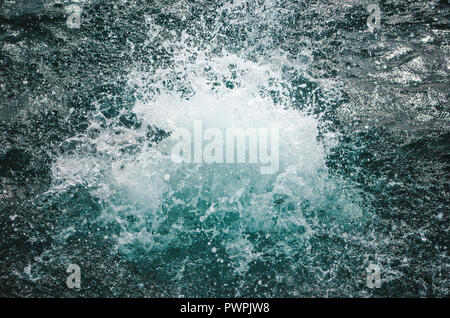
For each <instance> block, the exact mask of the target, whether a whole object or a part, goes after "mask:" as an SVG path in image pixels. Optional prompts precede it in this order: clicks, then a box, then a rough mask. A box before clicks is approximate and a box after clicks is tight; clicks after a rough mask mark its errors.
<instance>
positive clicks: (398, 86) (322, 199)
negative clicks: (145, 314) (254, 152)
mask: <svg viewBox="0 0 450 318" xmlns="http://www.w3.org/2000/svg"><path fill="white" fill-rule="evenodd" d="M369 4H372V2H371V1H287V0H286V1H284V0H278V1H275V0H272V1H270V0H260V1H206V0H205V1H194V0H193V1H143V0H142V1H139V0H129V1H125V0H124V1H103V0H85V1H79V7H80V8H82V9H81V20H80V27H79V28H71V27H70V26H71V25H70V23H69V25H68V24H67V18H68V12H66V10H67V6H68V5H69V1H63V0H61V1H56V0H40V1H39V0H36V1H32V2H30V1H19V0H16V1H3V2H1V3H0V8H1V13H0V65H1V66H0V67H1V70H0V91H1V92H2V94H1V95H0V118H1V123H0V125H1V130H0V133H1V134H0V139H1V147H0V222H1V224H0V226H1V231H0V235H1V238H0V245H1V247H0V265H1V266H0V268H1V269H0V271H1V272H0V286H1V287H0V290H1V292H0V294H1V295H2V296H22V297H23V296H68V297H73V296H108V297H111V296H140V297H142V296H146V297H161V296H162V297H170V296H172V297H179V296H191V297H199V296H203V297H217V296H241V297H247V296H253V297H260V296H265V297H283V296H291V297H305V296H308V297H311V296H326V297H336V296H337V297H355V296H359V297H379V296H388V297H393V296H396V297H398V296H433V297H444V296H448V294H449V274H448V273H449V255H448V245H449V215H448V212H449V178H448V176H449V164H448V162H449V159H450V139H449V137H450V134H449V128H450V125H449V105H448V96H449V86H448V75H449V70H450V59H449V56H450V55H449V53H450V49H449V48H450V47H449V28H448V22H449V5H448V4H447V3H446V2H444V1H441V2H438V1H435V2H432V1H380V2H379V6H380V9H381V25H380V27H379V28H376V29H374V30H373V32H370V30H369V28H368V26H367V24H366V23H367V19H368V17H369V15H370V12H368V11H367V6H368V5H369ZM69 14H70V12H69ZM194 120H202V122H203V124H204V125H205V126H207V127H216V128H220V129H224V128H227V127H232V126H236V127H269V126H270V125H278V126H280V127H282V128H283V129H282V130H281V133H280V168H279V170H278V171H277V173H275V174H272V175H261V174H260V170H259V168H258V167H256V166H255V165H228V164H188V165H186V164H184V165H180V164H176V163H174V162H172V161H171V160H170V154H168V153H167V151H166V150H165V148H164V143H165V140H166V139H167V137H168V135H169V134H170V132H171V131H173V129H175V128H176V127H180V126H189V125H192V123H193V121H194ZM69 264H77V265H79V266H80V268H81V285H82V286H81V289H69V288H68V287H67V286H66V278H67V275H68V273H66V268H67V266H68V265H69ZM370 264H376V265H379V266H380V268H381V278H382V282H381V288H375V289H371V288H368V286H367V271H366V268H367V267H368V266H369V265H370Z"/></svg>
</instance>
